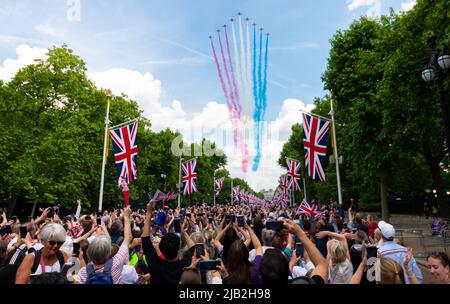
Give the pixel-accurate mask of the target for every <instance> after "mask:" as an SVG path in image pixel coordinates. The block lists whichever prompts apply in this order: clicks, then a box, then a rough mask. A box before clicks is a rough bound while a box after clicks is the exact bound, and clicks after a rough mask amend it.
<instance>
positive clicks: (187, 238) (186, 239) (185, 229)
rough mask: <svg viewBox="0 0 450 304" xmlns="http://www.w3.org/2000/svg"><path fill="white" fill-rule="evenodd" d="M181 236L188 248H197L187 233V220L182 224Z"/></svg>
mask: <svg viewBox="0 0 450 304" xmlns="http://www.w3.org/2000/svg"><path fill="white" fill-rule="evenodd" d="M181 235H182V237H183V238H184V239H185V241H186V245H187V246H188V248H192V246H195V243H194V241H193V240H192V239H191V237H190V236H189V234H188V233H187V227H186V219H184V221H183V224H181Z"/></svg>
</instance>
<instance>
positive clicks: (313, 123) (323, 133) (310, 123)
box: [303, 113, 330, 181]
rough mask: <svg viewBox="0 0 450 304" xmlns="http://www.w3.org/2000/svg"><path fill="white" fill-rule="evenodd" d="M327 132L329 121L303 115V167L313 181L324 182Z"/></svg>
mask: <svg viewBox="0 0 450 304" xmlns="http://www.w3.org/2000/svg"><path fill="white" fill-rule="evenodd" d="M329 130H330V122H329V121H326V120H324V119H320V118H318V117H315V116H313V115H310V114H307V113H303V145H304V148H305V166H306V171H307V172H308V176H309V177H311V178H312V179H313V180H318V179H319V180H321V181H325V172H324V165H325V160H326V156H327V143H328V137H329V135H330V133H329Z"/></svg>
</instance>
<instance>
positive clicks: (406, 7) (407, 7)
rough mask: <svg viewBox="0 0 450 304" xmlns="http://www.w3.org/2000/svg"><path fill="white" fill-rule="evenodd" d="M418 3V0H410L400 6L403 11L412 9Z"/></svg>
mask: <svg viewBox="0 0 450 304" xmlns="http://www.w3.org/2000/svg"><path fill="white" fill-rule="evenodd" d="M415 5H416V0H413V1H409V2H403V3H402V4H401V5H400V6H401V8H402V11H404V12H406V11H409V10H411V9H412V8H413V7H414V6H415Z"/></svg>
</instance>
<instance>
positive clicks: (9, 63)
mask: <svg viewBox="0 0 450 304" xmlns="http://www.w3.org/2000/svg"><path fill="white" fill-rule="evenodd" d="M46 53H47V49H41V48H37V47H33V48H32V47H30V46H28V45H26V44H21V45H19V46H18V47H17V48H16V55H17V58H16V59H10V58H8V59H6V60H5V61H3V64H2V65H1V66H0V79H1V80H3V81H4V82H8V81H9V80H11V78H13V77H14V75H15V74H16V73H17V72H18V71H19V70H20V69H21V68H23V67H25V66H27V65H29V64H32V63H34V60H35V59H46V58H47V55H46Z"/></svg>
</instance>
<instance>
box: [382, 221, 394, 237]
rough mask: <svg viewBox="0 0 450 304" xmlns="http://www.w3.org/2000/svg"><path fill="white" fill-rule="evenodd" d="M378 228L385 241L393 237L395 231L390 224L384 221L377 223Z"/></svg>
mask: <svg viewBox="0 0 450 304" xmlns="http://www.w3.org/2000/svg"><path fill="white" fill-rule="evenodd" d="M378 228H380V230H381V234H382V235H383V236H384V237H385V238H386V239H390V238H393V237H395V229H394V226H392V225H391V224H388V223H386V222H385V221H380V222H379V223H378Z"/></svg>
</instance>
